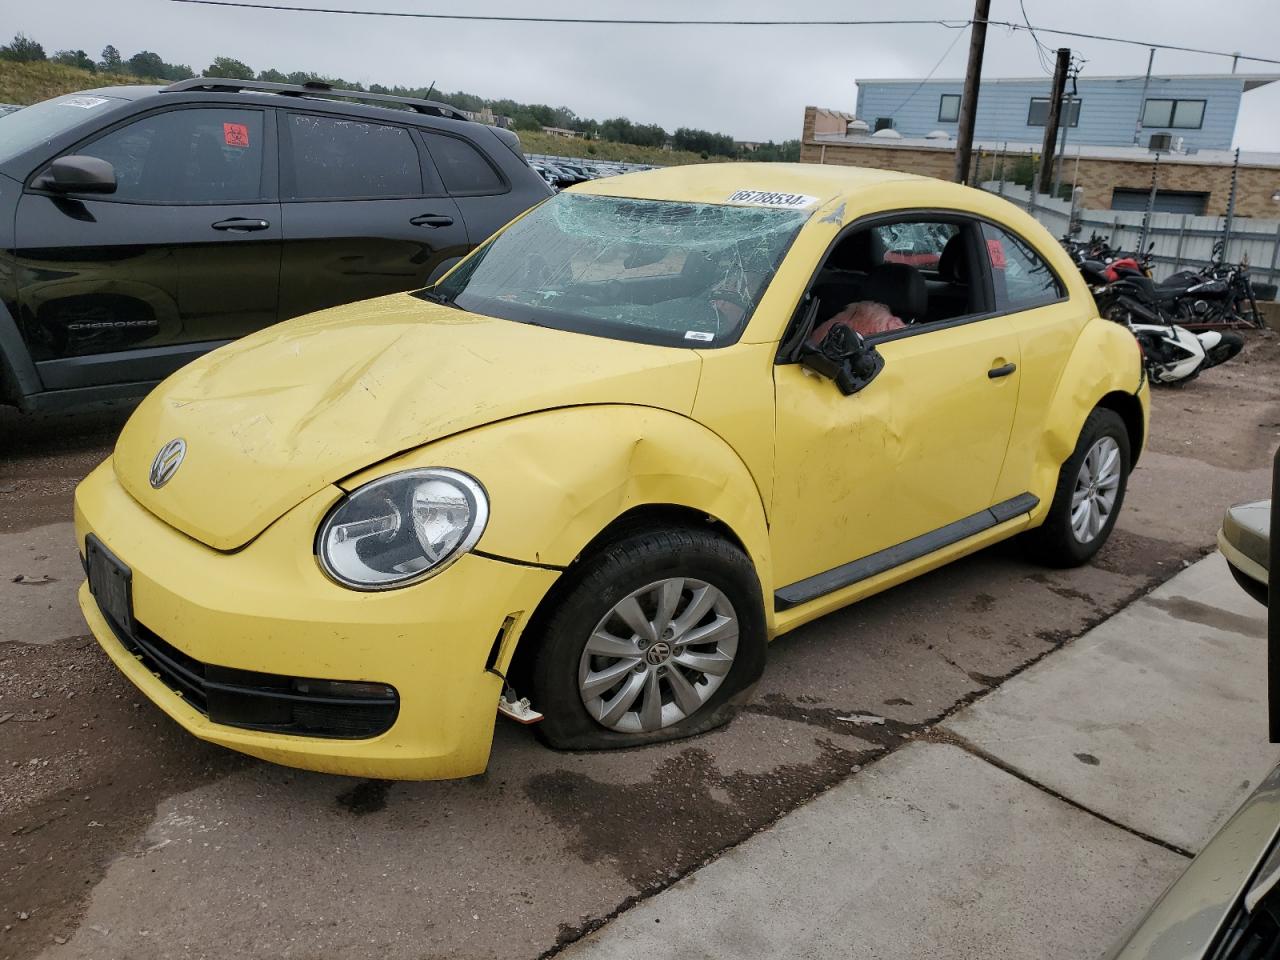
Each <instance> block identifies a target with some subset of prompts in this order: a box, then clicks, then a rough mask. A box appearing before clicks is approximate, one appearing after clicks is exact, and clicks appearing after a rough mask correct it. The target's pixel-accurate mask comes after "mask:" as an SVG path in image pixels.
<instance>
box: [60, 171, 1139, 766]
mask: <svg viewBox="0 0 1280 960" xmlns="http://www.w3.org/2000/svg"><path fill="white" fill-rule="evenodd" d="M233 280H234V278H228V281H229V282H233ZM1147 400H1148V393H1147V388H1146V385H1145V383H1144V380H1143V375H1142V366H1141V363H1140V362H1139V352H1138V349H1137V347H1136V345H1135V342H1134V340H1133V337H1132V336H1131V335H1130V334H1129V333H1128V332H1126V331H1125V330H1124V329H1122V328H1121V327H1119V326H1117V325H1116V324H1114V323H1109V322H1107V321H1104V320H1101V319H1099V318H1098V317H1097V316H1096V312H1095V309H1094V304H1093V300H1092V298H1091V297H1090V294H1089V291H1088V289H1087V287H1086V286H1085V285H1084V283H1083V282H1082V281H1081V279H1080V277H1079V276H1078V274H1077V273H1076V271H1075V270H1074V268H1073V266H1072V263H1071V261H1070V260H1069V259H1068V258H1067V257H1066V256H1065V255H1064V253H1063V252H1062V251H1061V250H1060V248H1059V247H1058V245H1057V244H1056V243H1055V242H1054V241H1053V239H1052V238H1051V237H1050V236H1049V234H1048V233H1046V232H1045V230H1044V229H1043V228H1041V227H1040V226H1039V225H1037V224H1036V223H1035V221H1033V220H1032V219H1031V218H1030V217H1028V216H1026V215H1025V214H1023V213H1021V212H1019V211H1018V210H1016V209H1015V208H1014V207H1012V206H1011V205H1009V204H1008V203H1006V202H1004V201H1002V200H999V199H997V198H995V197H992V196H989V195H987V194H984V193H981V192H979V191H976V190H970V189H967V188H964V187H960V186H956V185H954V184H949V183H943V182H940V181H937V180H930V179H925V178H921V177H915V176H911V175H908V174H902V173H894V172H889V171H878V170H859V169H850V168H845V167H839V168H837V167H825V166H814V165H784V164H723V165H715V166H703V167H683V168H677V169H668V170H660V171H654V172H646V173H638V174H633V175H628V176H621V177H612V178H609V179H607V180H602V181H597V182H594V183H589V184H583V185H581V186H579V187H576V188H574V189H573V190H570V191H567V192H565V193H562V194H560V195H559V196H557V197H555V198H553V199H551V200H548V201H547V202H545V203H544V204H542V205H541V206H539V207H536V208H535V209H533V210H532V211H530V212H528V213H527V214H525V215H524V216H523V217H521V218H520V219H518V220H516V221H515V222H513V223H512V224H510V225H509V226H508V227H506V228H505V229H504V230H503V231H501V232H500V233H498V234H496V235H495V236H494V237H492V238H491V239H490V240H489V241H488V242H487V243H485V244H484V245H482V246H481V247H480V248H478V249H477V250H476V251H475V252H474V253H473V254H472V255H471V256H470V257H468V258H467V259H465V260H464V261H462V262H461V263H460V264H459V265H458V266H457V267H456V268H455V269H454V270H452V271H451V272H450V273H449V274H448V275H447V276H446V277H444V279H442V280H441V281H440V282H439V283H437V284H435V285H434V286H433V287H430V288H428V289H426V290H423V291H419V292H416V293H405V294H398V295H395V296H389V297H384V298H381V299H377V300H371V301H367V302H363V303H355V304H351V305H349V306H344V307H338V308H335V309H331V310H327V311H324V312H321V313H317V314H314V315H311V316H307V317H301V318H298V319H296V320H292V321H290V322H287V323H283V324H280V325H278V326H276V327H273V328H271V329H268V330H265V331H262V332H260V333H257V334H254V335H253V336H250V337H246V338H245V339H243V340H240V341H238V342H237V343H235V344H232V345H230V346H226V347H223V348H222V349H220V350H217V351H215V352H213V353H211V354H209V355H208V356H206V357H204V358H202V359H200V360H197V361H196V362H194V363H192V364H191V365H190V366H188V367H186V368H185V369H183V370H181V371H180V372H178V373H177V374H175V375H173V376H172V377H170V378H169V379H168V380H167V381H165V382H164V383H163V384H162V385H161V386H160V387H159V388H157V389H156V390H155V391H154V392H153V393H152V394H151V395H150V396H149V397H148V398H147V399H146V400H145V401H144V402H143V403H142V405H141V406H139V407H138V409H137V411H136V412H135V413H134V414H133V416H132V417H131V418H130V420H129V422H128V424H127V425H126V426H125V428H124V431H123V432H122V434H121V436H120V439H119V442H118V443H117V445H116V448H115V452H114V455H113V456H112V458H111V459H110V460H109V461H108V462H107V463H104V464H102V465H101V466H100V467H98V468H97V469H96V470H95V471H94V472H93V473H92V474H90V475H89V477H87V478H86V479H85V480H84V482H83V483H82V484H81V485H80V487H79V489H78V490H77V493H76V531H77V537H78V539H79V543H80V547H81V550H82V551H83V557H84V562H85V568H86V570H87V574H88V576H87V582H86V584H85V586H84V587H83V588H82V589H81V591H80V603H81V606H82V608H83V610H84V615H85V617H86V618H87V620H88V623H89V626H90V627H91V629H92V630H93V632H94V634H95V635H96V637H97V638H98V640H99V642H100V643H101V645H102V647H103V648H104V649H105V650H106V652H107V654H108V655H109V656H110V657H111V658H112V659H113V660H114V661H115V663H116V664H117V665H118V666H119V668H120V669H121V670H123V671H124V672H125V674H126V675H128V677H129V678H130V679H131V680H132V681H133V682H134V683H136V684H137V685H138V687H139V688H141V690H142V691H143V692H145V693H146V695H147V696H148V697H150V698H151V699H152V700H154V701H155V702H156V703H157V704H158V705H159V706H160V707H161V708H162V709H163V710H164V711H165V712H166V713H168V714H169V715H170V716H171V717H172V718H173V719H175V720H176V721H178V722H179V723H180V724H182V725H183V726H184V727H186V728H187V729H188V730H189V731H191V732H192V733H193V734H195V735H196V736H198V737H201V738H203V739H206V740H211V741H213V742H216V743H220V744H223V745H225V746H227V747H231V748H233V749H236V750H241V751H244V752H245V753H249V754H253V755H255V756H258V757H263V758H266V759H268V760H273V761H276V762H279V763H285V764H292V765H295V766H299V767H306V768H311V769H315V770H323V771H331V772H334V773H341V774H350V775H355V776H371V777H390V778H424V779H427V778H444V777H460V776H466V775H469V774H474V773H477V772H479V771H482V770H483V769H484V768H485V766H486V764H487V763H488V757H489V751H490V744H491V740H492V734H493V725H494V718H495V715H496V713H497V708H498V707H499V705H500V702H501V704H502V705H503V706H504V708H505V709H506V710H508V711H510V712H514V713H517V714H522V715H523V716H524V717H525V718H526V719H533V718H536V717H537V716H538V715H539V714H541V715H542V720H541V723H540V725H539V727H538V729H539V731H540V733H541V736H542V737H543V738H544V739H545V740H546V741H547V742H548V743H550V744H551V745H553V746H556V747H561V748H570V749H587V748H590V749H595V748H602V747H613V746H627V745H632V744H640V743H647V742H653V741H656V740H664V739H670V738H676V737H682V736H688V735H690V734H693V733H697V732H700V731H704V730H707V729H710V728H712V727H714V726H716V725H717V724H721V723H723V722H725V721H726V720H728V719H729V718H730V717H731V715H732V713H733V711H734V710H735V708H736V707H737V705H739V704H741V703H742V702H743V701H744V700H745V699H746V698H747V697H748V696H749V695H750V691H751V689H752V687H753V686H754V684H755V683H756V681H757V680H758V678H759V677H760V675H761V672H762V670H763V669H764V665H765V652H766V646H767V644H768V641H769V640H770V639H771V638H773V637H775V636H777V635H779V634H782V633H785V632H786V631H788V630H791V629H793V628H794V627H797V626H799V625H800V624H802V623H805V622H806V621H809V620H812V619H814V618H815V617H819V616H821V615H823V614H824V613H827V612H829V611H831V610H834V609H836V608H838V607H842V606H844V605H846V604H848V603H851V602H853V601H855V600H858V599H860V598H862V597H865V596H867V595H868V594H872V593H875V592H877V591H880V590H884V589H885V588H887V587H890V586H893V585H894V584H896V583H900V582H902V581H903V580H906V579H908V578H910V577H913V576H916V575H917V574H920V573H923V572H925V571H926V570H930V569H932V568H934V567H937V566H939V565H940V564H943V563H946V562H947V561H949V560H952V559H955V558H956V557H959V556H962V555H964V554H967V553H970V552H972V551H974V550H977V549H979V548H981V547H984V546H986V545H988V544H990V543H994V542H995V541H997V540H1002V539H1004V538H1006V537H1011V536H1014V535H1017V534H1022V535H1024V536H1025V538H1026V539H1027V541H1028V543H1029V545H1030V546H1031V547H1032V548H1033V550H1034V551H1035V552H1036V553H1037V554H1038V555H1039V556H1040V557H1041V558H1043V559H1044V560H1045V561H1047V562H1049V563H1053V564H1062V565H1067V564H1078V563H1083V562H1085V561H1086V560H1088V559H1089V557H1091V556H1092V555H1093V554H1094V552H1095V551H1097V550H1098V548H1099V547H1100V546H1101V545H1102V543H1103V542H1104V541H1105V540H1106V538H1107V536H1108V534H1109V533H1110V531H1111V529H1112V526H1113V525H1114V524H1115V521H1116V516H1117V514H1118V513H1119V511H1120V508H1121V504H1122V502H1123V499H1124V491H1125V482H1126V478H1127V476H1128V473H1129V469H1130V467H1131V466H1132V464H1133V461H1134V459H1135V458H1136V457H1137V455H1138V453H1139V451H1140V450H1141V448H1142V445H1143V441H1144V437H1145V434H1146V423H1147Z"/></svg>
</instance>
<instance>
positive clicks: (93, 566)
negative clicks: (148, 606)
mask: <svg viewBox="0 0 1280 960" xmlns="http://www.w3.org/2000/svg"><path fill="white" fill-rule="evenodd" d="M84 553H85V568H86V570H87V573H88V577H89V592H90V593H91V594H93V599H94V600H96V601H97V602H98V609H99V610H101V611H102V614H103V616H105V617H106V618H107V620H108V622H110V624H111V626H113V627H114V628H115V629H116V630H119V631H123V632H124V633H125V634H126V635H127V636H132V635H133V632H134V622H133V571H132V570H130V569H129V567H128V565H127V564H125V563H124V562H123V561H121V560H120V558H119V557H117V556H116V555H115V554H114V553H112V552H111V551H110V550H108V549H107V547H106V546H105V545H104V544H103V542H102V541H101V540H99V539H98V538H97V537H95V536H94V535H93V534H89V535H88V536H87V537H85V541H84Z"/></svg>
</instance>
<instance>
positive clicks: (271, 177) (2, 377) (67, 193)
mask: <svg viewBox="0 0 1280 960" xmlns="http://www.w3.org/2000/svg"><path fill="white" fill-rule="evenodd" d="M551 193H552V191H551V189H550V188H549V187H548V186H547V185H546V183H545V182H544V181H543V180H542V178H541V177H539V176H538V175H537V174H536V173H535V172H534V171H533V170H531V169H530V168H529V165H528V164H527V163H526V162H525V160H524V157H523V156H522V155H521V152H520V142H519V140H518V139H517V137H516V135H515V134H514V133H512V132H510V131H508V130H503V129H499V128H496V127H490V126H485V125H483V124H480V123H475V122H472V121H470V120H469V119H467V117H466V116H465V115H464V114H462V113H461V112H459V111H458V110H456V109H454V108H453V107H451V106H449V105H447V104H443V103H436V102H433V101H428V100H413V99H407V98H400V97H390V96H381V95H375V94H367V93H363V92H356V91H346V90H334V89H332V88H330V87H329V86H328V85H326V84H319V83H317V84H307V85H305V86H294V85H289V84H275V83H261V82H252V81H246V82H242V81H233V80H220V79H208V78H196V79H193V80H184V81H182V82H180V83H175V84H171V85H170V86H167V87H153V86H136V87H106V88H103V89H100V90H89V91H85V92H83V93H77V94H73V95H70V96H64V97H58V98H56V99H53V100H47V101H45V102H43V103H39V104H36V105H34V106H30V107H26V108H24V109H22V110H18V111H16V112H14V113H11V114H8V115H6V116H0V402H4V403H9V404H13V405H16V406H18V407H20V408H22V409H26V410H34V409H49V408H54V407H64V406H69V405H75V404H79V403H83V402H87V401H93V400H101V399H111V398H116V397H129V396H137V395H141V394H143V393H145V392H146V391H147V390H148V389H150V387H151V386H153V385H154V384H155V383H157V382H158V381H159V380H161V379H162V378H164V377H165V376H167V375H168V374H169V373H171V372H172V371H173V370H175V369H177V368H178V367H180V366H181V365H182V364H184V363H187V362H188V361H190V360H192V359H194V358H195V357H197V356H199V355H201V354H203V353H206V352H207V351H209V350H212V349H214V348H215V347H218V346H220V345H222V344H224V343H226V342H228V341H229V340H232V339H235V338H236V337H240V336H243V335H244V334H246V333H249V332H251V331H253V330H257V329H259V328H261V327H265V326H268V325H269V324H273V323H276V322H277V321H280V320H285V319H287V318H289V317H294V316H297V315H299V314H303V313H310V312H312V311H314V310H319V309H322V308H324V307H331V306H336V305H337V304H341V303H348V302H350V301H352V300H361V299H365V298H368V297H374V296H378V295H381V294H386V293H393V292H396V291H400V290H410V289H415V288H418V287H422V286H424V285H426V284H427V283H428V282H429V281H430V280H431V279H433V278H434V277H436V276H439V275H440V274H441V273H443V272H444V271H445V270H446V269H448V267H449V266H451V265H452V264H453V263H455V262H457V260H458V259H459V258H460V257H462V256H463V255H464V254H466V253H467V252H468V251H469V250H471V249H472V248H473V247H474V246H475V245H476V244H478V243H480V242H481V241H482V240H484V239H485V238H486V237H488V236H489V235H490V234H491V233H493V232H494V230H496V229H497V228H498V227H500V226H502V225H503V224H504V223H506V222H507V221H509V220H511V219H512V218H513V217H515V216H517V215H518V214H520V213H521V212H523V211H524V210H526V209H528V208H529V207H530V206H532V205H533V204H535V203H538V202H539V201H541V200H543V199H545V198H546V197H547V196H549V195H550V194H551Z"/></svg>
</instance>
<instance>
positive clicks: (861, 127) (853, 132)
mask: <svg viewBox="0 0 1280 960" xmlns="http://www.w3.org/2000/svg"><path fill="white" fill-rule="evenodd" d="M870 130H871V128H870V127H869V126H867V121H865V120H850V121H849V125H848V126H847V127H845V132H846V133H848V134H849V136H851V137H865V136H866V135H867V134H868V133H869V132H870Z"/></svg>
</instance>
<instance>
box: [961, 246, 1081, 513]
mask: <svg viewBox="0 0 1280 960" xmlns="http://www.w3.org/2000/svg"><path fill="white" fill-rule="evenodd" d="M982 236H983V239H984V241H985V250H984V253H985V259H986V262H987V264H988V265H989V270H988V271H987V272H988V276H989V277H990V283H991V295H992V300H993V304H994V307H995V309H996V311H997V312H999V313H1003V314H1005V315H1007V316H1008V318H1009V323H1010V324H1011V325H1012V327H1013V329H1014V331H1015V332H1016V333H1017V335H1018V344H1019V351H1020V353H1021V359H1020V361H1019V364H1018V370H1019V388H1018V415H1017V419H1015V421H1014V424H1013V434H1012V436H1011V438H1010V441H1009V454H1008V456H1007V457H1006V458H1005V465H1004V470H1003V472H1002V474H1001V477H1000V482H999V485H998V487H997V489H996V499H997V500H1000V499H1004V498H1005V497H1011V496H1014V495H1016V494H1018V493H1020V492H1022V491H1023V490H1027V489H1028V488H1029V487H1031V486H1032V485H1033V482H1034V481H1033V479H1032V477H1033V474H1034V471H1035V469H1036V467H1037V462H1036V458H1037V456H1042V454H1041V450H1042V447H1041V444H1040V442H1039V440H1040V436H1041V433H1042V431H1043V429H1044V424H1045V422H1046V421H1047V420H1048V418H1049V408H1050V404H1051V403H1052V401H1053V397H1054V394H1055V393H1056V392H1057V390H1058V384H1059V383H1060V382H1061V378H1062V371H1063V367H1064V366H1065V365H1066V362H1067V360H1068V359H1069V358H1070V356H1071V352H1072V350H1073V349H1074V347H1075V345H1076V341H1077V340H1078V339H1079V337H1080V331H1081V329H1082V328H1083V327H1084V325H1085V323H1087V322H1088V321H1089V320H1090V319H1091V318H1092V317H1094V316H1096V315H1097V305H1096V304H1095V303H1094V302H1093V299H1092V298H1089V299H1088V301H1087V302H1086V303H1084V304H1081V303H1079V302H1077V301H1073V300H1071V299H1069V298H1068V297H1067V292H1066V287H1065V286H1064V285H1063V283H1062V280H1061V278H1059V277H1058V276H1057V275H1056V274H1055V273H1054V271H1053V268H1052V267H1050V266H1049V263H1048V261H1046V260H1045V259H1044V257H1042V256H1041V255H1040V254H1039V253H1038V252H1037V251H1036V249H1035V248H1034V247H1033V246H1032V245H1031V243H1030V242H1028V241H1027V240H1026V239H1024V238H1023V237H1021V236H1019V235H1018V234H1016V233H1015V232H1013V231H1012V230H1010V229H1009V228H1007V227H1004V226H997V225H996V224H994V223H990V222H984V223H983V224H982Z"/></svg>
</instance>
